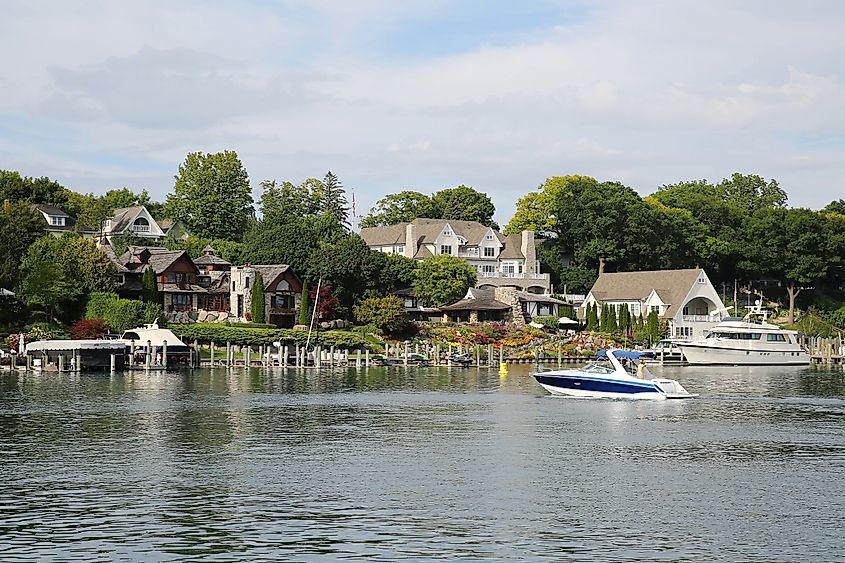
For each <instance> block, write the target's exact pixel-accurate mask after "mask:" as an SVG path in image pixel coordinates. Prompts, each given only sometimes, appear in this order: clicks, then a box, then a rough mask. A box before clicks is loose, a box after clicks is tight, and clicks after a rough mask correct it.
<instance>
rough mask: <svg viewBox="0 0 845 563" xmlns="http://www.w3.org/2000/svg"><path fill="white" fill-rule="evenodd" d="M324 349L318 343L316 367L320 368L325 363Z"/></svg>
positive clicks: (315, 352) (315, 351) (315, 349)
mask: <svg viewBox="0 0 845 563" xmlns="http://www.w3.org/2000/svg"><path fill="white" fill-rule="evenodd" d="M322 356H323V349H322V348H321V347H320V346H319V345H318V346H316V347H315V348H314V367H315V368H319V367H322V365H323V357H322Z"/></svg>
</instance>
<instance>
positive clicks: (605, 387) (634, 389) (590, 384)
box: [534, 373, 663, 395]
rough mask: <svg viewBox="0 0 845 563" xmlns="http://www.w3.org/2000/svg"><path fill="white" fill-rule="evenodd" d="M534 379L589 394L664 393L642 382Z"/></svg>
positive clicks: (545, 383)
mask: <svg viewBox="0 0 845 563" xmlns="http://www.w3.org/2000/svg"><path fill="white" fill-rule="evenodd" d="M534 379H536V380H537V382H538V383H541V384H543V385H549V386H551V387H557V388H559V389H572V390H575V391H582V392H589V393H609V394H610V393H613V394H619V395H637V394H640V393H662V392H663V390H662V389H660V387H658V386H657V385H656V384H654V383H648V382H645V381H643V382H640V381H630V382H627V381H615V380H612V379H603V378H599V377H595V378H593V377H583V376H577V377H571V376H565V375H543V374H541V373H537V374H534Z"/></svg>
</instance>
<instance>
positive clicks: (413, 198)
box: [361, 191, 439, 227]
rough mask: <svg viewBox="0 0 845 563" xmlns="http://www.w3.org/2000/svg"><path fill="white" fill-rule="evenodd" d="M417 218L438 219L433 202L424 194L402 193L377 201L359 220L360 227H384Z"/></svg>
mask: <svg viewBox="0 0 845 563" xmlns="http://www.w3.org/2000/svg"><path fill="white" fill-rule="evenodd" d="M418 217H423V218H427V219H439V217H438V211H437V210H436V209H435V206H434V202H432V200H431V198H430V197H429V196H427V195H425V194H421V193H419V192H413V191H403V192H399V193H398V194H389V195H386V196H384V197H383V198H381V199H380V200H378V201H377V202H376V204H375V206H374V207H373V208H372V209H370V212H369V214H368V215H367V216H366V217H364V218H363V219H362V220H361V227H384V226H387V225H396V224H398V223H405V222H411V221H413V220H414V219H416V218H418Z"/></svg>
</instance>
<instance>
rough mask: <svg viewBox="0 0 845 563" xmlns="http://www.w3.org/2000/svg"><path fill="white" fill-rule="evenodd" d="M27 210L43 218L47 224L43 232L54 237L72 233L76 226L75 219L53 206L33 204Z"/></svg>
mask: <svg viewBox="0 0 845 563" xmlns="http://www.w3.org/2000/svg"><path fill="white" fill-rule="evenodd" d="M29 208H30V209H32V210H33V211H38V212H39V213H41V215H43V216H44V220H45V221H46V222H47V226H46V227H44V230H45V231H47V232H48V233H50V234H51V235H53V236H54V237H60V236H62V235H63V234H64V233H66V232H68V231H73V230H74V227H75V226H76V219H74V218H73V217H71V216H70V215H68V214H67V213H65V212H64V211H62V210H61V209H59V208H58V207H55V206H53V205H46V204H33V205H30V206H29Z"/></svg>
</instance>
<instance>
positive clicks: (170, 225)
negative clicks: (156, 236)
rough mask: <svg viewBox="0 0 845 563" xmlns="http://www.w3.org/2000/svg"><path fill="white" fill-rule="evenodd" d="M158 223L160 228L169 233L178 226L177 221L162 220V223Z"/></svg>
mask: <svg viewBox="0 0 845 563" xmlns="http://www.w3.org/2000/svg"><path fill="white" fill-rule="evenodd" d="M156 223H158V227H159V228H160V229H161V230H162V231H164V232H165V234H166V233H167V231H169V230H170V229H172V228H173V225H175V224H176V219H162V220H161V221H156Z"/></svg>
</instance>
